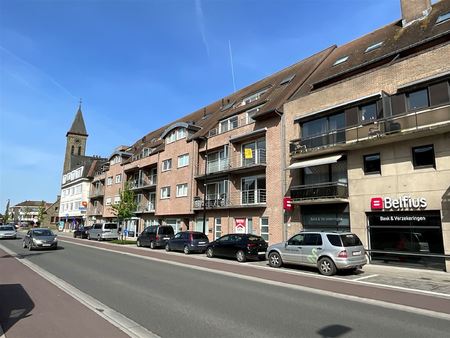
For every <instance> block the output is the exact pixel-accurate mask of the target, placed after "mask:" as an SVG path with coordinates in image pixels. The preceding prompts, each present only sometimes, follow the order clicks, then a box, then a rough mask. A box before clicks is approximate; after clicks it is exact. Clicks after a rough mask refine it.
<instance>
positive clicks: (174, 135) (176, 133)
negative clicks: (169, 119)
mask: <svg viewBox="0 0 450 338" xmlns="http://www.w3.org/2000/svg"><path fill="white" fill-rule="evenodd" d="M186 135H187V132H186V128H178V129H176V130H173V131H172V132H171V133H170V134H168V135H167V136H166V143H172V142H175V141H177V140H181V139H183V138H185V137H186Z"/></svg>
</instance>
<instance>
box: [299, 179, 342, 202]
mask: <svg viewBox="0 0 450 338" xmlns="http://www.w3.org/2000/svg"><path fill="white" fill-rule="evenodd" d="M347 197H348V184H347V183H344V182H326V183H317V184H307V185H297V186H293V187H292V188H291V198H292V200H293V202H294V203H295V202H302V201H311V200H316V201H317V200H330V199H336V200H340V201H341V200H345V199H347Z"/></svg>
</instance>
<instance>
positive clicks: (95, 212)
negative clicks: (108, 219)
mask: <svg viewBox="0 0 450 338" xmlns="http://www.w3.org/2000/svg"><path fill="white" fill-rule="evenodd" d="M102 214H103V207H91V208H89V210H88V215H90V216H98V215H102Z"/></svg>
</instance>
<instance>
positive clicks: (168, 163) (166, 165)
mask: <svg viewBox="0 0 450 338" xmlns="http://www.w3.org/2000/svg"><path fill="white" fill-rule="evenodd" d="M170 169H172V159H171V158H169V159H167V160H164V161H163V162H162V171H167V170H170Z"/></svg>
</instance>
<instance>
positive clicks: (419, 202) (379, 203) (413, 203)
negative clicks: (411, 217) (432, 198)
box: [370, 196, 428, 210]
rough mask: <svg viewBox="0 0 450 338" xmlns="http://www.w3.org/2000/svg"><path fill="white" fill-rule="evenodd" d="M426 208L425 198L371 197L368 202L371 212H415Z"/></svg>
mask: <svg viewBox="0 0 450 338" xmlns="http://www.w3.org/2000/svg"><path fill="white" fill-rule="evenodd" d="M427 206H428V204H427V200H426V198H425V197H417V198H412V197H410V196H402V197H399V198H391V197H372V198H371V200H370V208H371V209H372V210H383V209H384V210H415V209H425V208H426V207H427Z"/></svg>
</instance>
